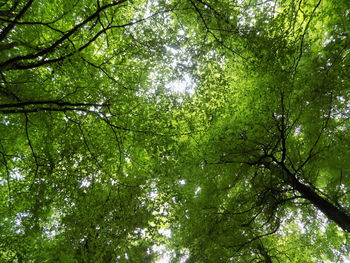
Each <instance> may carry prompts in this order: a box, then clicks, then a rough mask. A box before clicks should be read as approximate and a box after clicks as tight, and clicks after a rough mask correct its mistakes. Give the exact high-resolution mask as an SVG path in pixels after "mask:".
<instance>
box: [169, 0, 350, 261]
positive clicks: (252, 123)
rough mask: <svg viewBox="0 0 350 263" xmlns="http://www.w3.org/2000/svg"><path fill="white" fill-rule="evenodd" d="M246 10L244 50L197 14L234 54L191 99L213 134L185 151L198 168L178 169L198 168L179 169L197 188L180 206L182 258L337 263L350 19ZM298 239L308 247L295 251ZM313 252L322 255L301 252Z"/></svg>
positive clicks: (305, 11) (303, 8)
mask: <svg viewBox="0 0 350 263" xmlns="http://www.w3.org/2000/svg"><path fill="white" fill-rule="evenodd" d="M209 5H210V4H208V5H207V6H209ZM243 8H244V6H243ZM246 8H247V12H249V13H250V14H249V17H245V16H244V9H243V12H242V13H243V14H242V15H241V21H238V24H242V26H241V27H240V26H237V25H233V26H232V30H231V31H230V32H232V33H231V34H234V33H233V32H235V31H237V32H239V33H240V32H243V33H242V34H244V38H243V40H241V39H238V38H237V36H231V35H227V36H226V35H222V34H221V35H220V38H219V36H218V34H219V33H216V32H218V31H219V32H220V31H222V30H223V28H222V27H221V28H220V30H217V31H216V32H213V29H212V28H213V27H214V26H213V25H211V24H210V23H214V24H215V23H216V21H212V20H210V19H209V18H207V19H206V17H209V15H207V12H208V9H211V8H206V9H201V10H199V9H197V11H198V17H199V18H200V19H202V20H203V24H204V27H205V28H206V30H207V32H209V33H210V34H212V35H213V36H214V34H215V33H216V34H217V35H216V36H214V39H213V41H215V42H218V43H219V45H220V46H221V50H226V52H225V53H223V54H220V55H217V58H216V59H217V60H220V61H223V63H222V65H218V66H216V67H215V66H212V65H209V66H208V67H207V71H208V73H207V74H206V75H204V76H202V81H201V83H202V86H201V87H200V88H199V89H198V93H197V97H195V98H194V99H193V100H197V103H196V104H195V106H194V107H192V108H191V109H193V108H195V109H197V112H196V113H195V114H193V115H195V116H198V115H199V114H201V113H202V116H203V119H204V122H203V125H202V126H203V127H207V129H208V132H207V133H205V134H201V135H197V136H193V139H190V138H189V139H188V140H186V142H185V145H187V147H186V148H187V151H188V153H187V154H188V156H189V157H188V158H186V157H184V158H183V159H182V161H180V163H181V166H184V164H183V163H186V164H187V165H188V166H190V167H191V168H190V169H186V168H179V169H181V171H182V172H181V173H180V174H182V180H184V181H186V182H188V183H186V184H185V185H184V186H183V187H182V189H180V190H179V194H178V197H177V198H176V200H175V201H174V207H176V208H177V209H175V212H174V214H173V216H174V221H175V222H177V224H176V225H175V226H174V229H173V231H174V232H175V233H176V234H175V238H174V241H173V242H174V244H175V245H173V246H174V247H175V248H176V250H177V251H178V253H180V252H181V251H184V250H186V249H187V250H188V251H189V252H188V253H189V255H190V256H189V259H188V261H189V262H231V261H232V262H275V261H276V262H278V261H280V262H288V261H290V262H294V261H295V262H315V260H317V259H321V258H323V259H328V260H332V261H333V262H334V261H338V260H340V259H339V258H338V259H337V257H340V256H339V255H341V254H342V253H345V254H346V253H347V252H346V251H347V250H348V248H347V246H346V243H347V238H348V236H347V235H346V234H345V235H344V233H343V231H346V232H349V230H350V229H349V222H350V217H349V203H348V199H347V193H348V186H347V183H346V179H345V180H344V178H346V177H347V174H346V172H345V171H348V170H349V167H348V164H349V161H348V158H349V157H348V153H347V151H346V148H344V144H342V143H341V142H343V141H347V140H348V139H347V136H346V135H345V133H344V131H345V130H346V128H345V127H346V126H347V125H346V124H345V123H346V122H347V117H346V114H342V113H341V112H343V113H344V112H345V111H346V108H347V106H345V105H346V104H347V102H346V101H347V100H348V99H347V95H346V94H348V88H347V87H346V85H347V84H345V83H347V82H348V79H347V78H346V77H345V78H344V76H345V75H346V74H348V68H347V66H346V65H347V64H348V56H347V51H345V50H347V49H348V38H347V33H346V32H347V31H348V23H347V22H346V21H344V20H343V19H338V18H339V17H346V16H348V14H346V13H347V12H348V11H346V10H349V7H348V6H347V4H345V3H338V4H337V5H335V6H330V3H328V2H325V1H323V2H321V1H316V2H315V3H303V2H298V3H297V2H296V1H291V2H284V3H274V4H271V2H269V1H268V2H266V3H265V4H261V5H260V4H259V5H256V6H255V5H252V4H251V5H248V6H247V7H246ZM266 9H267V11H266ZM216 10H218V9H216ZM262 10H263V12H265V15H261V14H260V12H261V11H262ZM272 10H274V11H272ZM210 12H214V9H212V10H211V11H210ZM228 12H229V13H233V12H234V11H231V10H230V11H228ZM273 12H275V13H273ZM267 14H268V15H270V16H271V18H269V19H268V20H265V19H266V15H267ZM316 18H317V19H316ZM243 29H244V30H245V33H244V31H243ZM226 30H227V29H226ZM226 30H225V32H226ZM220 33H221V32H220ZM236 34H237V33H236ZM328 37H329V38H328ZM216 38H219V40H217V39H216ZM330 39H332V40H330ZM248 42H249V46H247V47H246V48H245V49H243V48H241V46H242V45H243V46H244V45H247V44H248ZM233 46H237V47H238V48H240V49H238V50H239V52H238V54H237V51H235V50H231V48H230V47H233ZM236 50H237V49H236ZM343 74H344V75H343ZM218 86H221V87H218ZM214 87H215V88H214ZM343 103H344V104H343ZM341 105H342V106H341ZM342 107H344V108H343V109H341V108H342ZM195 118H197V117H195ZM343 125H345V126H343ZM181 151H182V152H183V149H181ZM193 152H195V153H193ZM191 153H192V154H191ZM340 156H341V157H340ZM293 219H295V220H293ZM322 221H326V222H327V223H326V225H327V226H328V224H329V227H325V226H323V227H324V228H323V227H322V226H320V225H322V223H323V222H322ZM334 223H335V224H336V225H337V226H339V227H340V229H342V230H343V231H342V230H340V229H338V228H337V227H335V226H334V225H333V224H334ZM323 224H324V223H323ZM177 228H179V229H180V230H179V229H177ZM298 228H299V230H298ZM320 229H321V230H320ZM291 232H292V233H294V234H297V233H298V232H299V235H300V236H301V237H299V238H300V242H298V243H297V245H295V244H296V243H295V238H296V237H295V236H294V234H290V233H291ZM305 232H306V233H305ZM323 234H326V235H327V236H329V237H330V239H332V240H333V239H336V240H337V241H334V242H332V243H330V242H326V241H325V240H322V238H321V235H323ZM305 236H309V240H305V239H303V238H305ZM296 239H298V238H296ZM304 242H309V244H310V243H311V244H313V245H314V244H316V242H318V247H313V248H312V249H311V250H306V251H304V247H303V252H300V250H299V249H300V246H303V244H304ZM179 244H180V245H179ZM295 251H299V252H296V253H295Z"/></svg>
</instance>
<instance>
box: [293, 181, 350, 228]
mask: <svg viewBox="0 0 350 263" xmlns="http://www.w3.org/2000/svg"><path fill="white" fill-rule="evenodd" d="M294 179H295V180H294V181H293V183H292V186H293V187H294V189H296V190H297V191H298V192H299V193H301V194H302V196H303V197H304V198H305V199H306V200H308V201H310V202H311V204H313V205H314V206H315V207H317V208H318V209H319V210H320V211H321V212H322V213H323V214H324V215H325V216H326V217H327V218H328V219H330V220H332V221H333V222H335V223H336V224H337V225H338V226H340V227H341V228H342V229H343V230H344V231H346V232H350V216H349V215H348V214H346V213H345V212H344V211H342V210H341V209H340V208H338V207H336V206H335V205H333V204H332V203H331V202H329V201H328V200H326V199H325V198H323V197H322V196H320V195H319V194H318V193H316V192H315V190H314V189H312V188H311V187H310V186H307V185H305V184H303V183H301V182H300V181H298V180H297V179H296V178H294Z"/></svg>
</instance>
